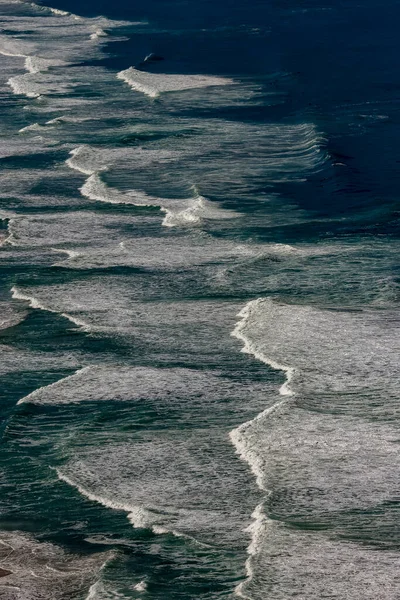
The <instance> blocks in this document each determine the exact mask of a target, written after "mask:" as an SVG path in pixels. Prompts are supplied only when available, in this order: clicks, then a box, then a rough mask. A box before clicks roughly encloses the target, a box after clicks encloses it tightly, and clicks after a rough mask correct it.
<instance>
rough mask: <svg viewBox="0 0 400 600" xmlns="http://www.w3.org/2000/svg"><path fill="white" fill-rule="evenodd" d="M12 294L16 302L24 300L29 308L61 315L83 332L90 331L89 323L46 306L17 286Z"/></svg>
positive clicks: (12, 289)
mask: <svg viewBox="0 0 400 600" xmlns="http://www.w3.org/2000/svg"><path fill="white" fill-rule="evenodd" d="M11 293H12V297H13V298H15V299H16V300H24V301H25V302H28V303H29V306H30V307H31V308H33V309H39V310H44V311H47V312H51V313H54V314H59V315H60V316H61V317H64V318H65V319H68V321H71V323H73V324H74V325H76V326H77V327H80V328H81V329H82V330H89V325H88V324H87V323H85V322H84V321H82V320H81V319H79V318H78V317H75V316H73V315H70V314H69V313H66V312H58V311H57V310H54V309H52V308H50V307H48V306H45V305H44V304H42V303H41V302H40V301H39V300H37V299H36V298H35V297H34V296H30V295H29V294H26V293H25V292H23V291H21V290H20V289H19V288H17V287H16V286H13V287H12V288H11Z"/></svg>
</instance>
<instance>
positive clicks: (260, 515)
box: [229, 298, 295, 600]
mask: <svg viewBox="0 0 400 600" xmlns="http://www.w3.org/2000/svg"><path fill="white" fill-rule="evenodd" d="M263 302H264V299H263V298H258V299H257V300H252V301H250V302H248V304H246V306H244V308H243V309H242V310H241V311H240V312H239V314H238V317H240V320H239V321H238V323H237V325H236V327H235V328H234V330H233V331H232V333H231V335H232V336H233V337H235V338H237V339H238V340H240V341H241V342H242V343H243V344H244V345H243V348H242V350H241V352H244V353H246V354H252V355H253V356H255V358H257V359H258V360H260V361H261V362H263V363H265V364H267V365H269V366H270V367H272V368H273V369H276V370H278V371H283V372H284V373H285V375H286V381H285V382H284V384H283V385H282V386H281V387H280V388H279V394H280V395H281V396H285V398H284V399H283V400H280V401H279V402H276V404H274V405H273V406H271V407H269V408H267V409H266V410H264V411H262V412H261V413H259V414H258V415H257V416H256V417H255V418H254V419H251V420H250V421H246V422H245V423H242V425H239V427H236V428H235V429H233V430H232V431H231V432H230V433H229V437H230V439H231V442H232V444H233V445H234V446H235V448H236V453H237V454H238V455H239V456H240V458H241V459H242V460H243V461H244V462H246V463H247V464H248V465H249V467H250V469H251V471H252V473H253V474H254V476H255V478H256V483H257V485H258V487H259V488H260V489H261V490H262V491H263V492H266V493H267V495H269V493H270V491H269V490H268V488H267V487H266V485H265V483H264V477H265V475H264V470H263V466H264V464H263V460H262V459H261V457H260V456H259V455H258V454H257V451H256V450H255V449H254V448H253V446H252V445H251V444H249V443H248V441H247V439H246V432H247V431H248V430H249V429H250V428H251V427H252V425H253V424H254V423H256V422H257V421H259V420H261V419H263V418H264V417H266V416H267V415H269V414H272V413H273V412H277V411H279V409H280V408H281V407H282V406H285V405H286V404H287V403H288V402H290V397H291V396H293V395H294V392H293V391H292V390H291V388H290V382H291V381H292V379H293V375H294V372H295V370H294V368H293V367H289V366H286V365H281V364H279V363H277V362H276V361H274V360H273V359H271V358H268V357H267V356H265V355H264V354H262V353H261V352H260V351H259V350H258V349H257V347H256V346H255V345H254V344H253V343H252V342H251V341H250V340H249V339H248V338H246V336H245V333H244V330H245V329H246V325H247V323H248V322H249V320H250V319H251V317H252V315H253V314H254V310H255V309H256V308H257V306H259V305H260V304H261V303H263ZM252 518H253V522H252V524H251V525H250V526H249V527H248V528H247V530H246V531H247V532H248V533H250V535H251V542H250V545H249V546H248V548H247V553H248V559H247V561H246V564H245V569H246V576H247V577H246V579H245V580H244V581H242V582H241V583H240V584H239V585H238V586H237V587H236V589H235V594H236V595H237V596H239V597H241V598H244V599H245V600H251V597H250V596H247V595H246V593H245V588H246V585H247V583H248V582H249V581H251V580H252V578H253V576H254V571H253V564H252V563H253V557H255V556H256V555H257V554H258V552H259V549H260V546H261V543H262V540H263V539H264V537H265V533H266V532H267V530H268V528H269V526H270V524H271V520H270V519H269V518H268V517H267V516H266V515H265V514H264V512H263V502H262V503H261V504H259V505H258V506H257V507H256V508H255V510H254V512H253V514H252Z"/></svg>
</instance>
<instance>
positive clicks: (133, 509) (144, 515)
mask: <svg viewBox="0 0 400 600" xmlns="http://www.w3.org/2000/svg"><path fill="white" fill-rule="evenodd" d="M54 470H55V471H56V473H57V476H58V478H59V479H60V481H64V483H67V484H68V485H70V486H71V487H74V488H75V489H77V490H78V492H79V493H80V494H82V496H85V497H86V498H88V500H91V501H92V502H97V503H98V504H101V505H102V506H105V507H106V508H111V509H113V510H120V511H122V512H126V513H127V518H128V521H129V522H130V524H131V525H132V527H134V528H135V529H150V530H151V531H152V532H153V533H155V534H157V535H166V534H167V535H168V534H170V535H173V536H174V537H178V538H186V539H188V540H191V541H192V542H194V543H196V544H198V545H200V546H203V547H207V548H208V547H210V546H209V544H205V543H203V542H200V541H198V540H197V539H196V538H194V537H192V536H190V535H187V534H185V533H182V532H180V531H177V530H175V529H172V528H169V527H165V526H164V522H165V518H166V516H167V512H166V511H164V513H163V514H160V513H159V512H158V511H157V510H154V509H153V510H152V509H149V508H144V507H143V506H135V505H133V504H125V503H122V502H118V501H117V500H110V499H108V498H105V497H104V496H99V495H97V494H93V493H92V492H91V491H89V490H87V489H86V488H85V487H83V486H82V485H81V484H80V483H78V482H77V481H75V480H74V479H72V478H71V477H69V476H68V475H65V474H64V473H63V472H62V471H61V470H60V469H58V468H56V469H54ZM140 591H144V590H140Z"/></svg>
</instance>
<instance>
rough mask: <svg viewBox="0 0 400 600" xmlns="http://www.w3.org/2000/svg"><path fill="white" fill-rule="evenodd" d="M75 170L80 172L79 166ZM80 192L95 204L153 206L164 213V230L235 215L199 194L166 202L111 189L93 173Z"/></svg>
mask: <svg viewBox="0 0 400 600" xmlns="http://www.w3.org/2000/svg"><path fill="white" fill-rule="evenodd" d="M75 168H76V167H75ZM79 170H82V167H80V169H79ZM80 191H81V193H82V195H83V196H85V197H86V198H89V199H90V200H96V201H98V202H108V203H110V204H131V205H132V206H148V207H149V206H154V207H157V208H159V209H160V210H161V211H162V212H165V213H166V216H165V217H164V219H163V222H162V224H163V225H164V226H165V227H176V226H182V225H198V224H200V223H201V222H202V221H203V220H204V219H232V218H235V217H238V216H239V214H238V213H235V212H234V211H228V210H224V209H221V208H219V207H218V206H215V205H214V204H213V203H212V202H210V201H209V200H207V199H206V198H204V197H203V196H200V195H197V196H195V197H193V198H186V199H170V198H157V197H154V196H149V195H148V194H146V193H145V192H141V191H137V190H131V191H129V192H120V191H119V190H111V189H110V188H109V187H108V186H107V184H106V183H104V182H103V181H102V179H101V178H100V176H99V175H98V174H97V173H95V174H92V175H90V177H89V178H88V179H87V180H86V181H85V183H84V185H83V186H82V187H81V188H80Z"/></svg>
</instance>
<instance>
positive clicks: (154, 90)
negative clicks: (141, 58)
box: [117, 67, 233, 98]
mask: <svg viewBox="0 0 400 600" xmlns="http://www.w3.org/2000/svg"><path fill="white" fill-rule="evenodd" d="M117 77H118V78H119V79H122V80H123V81H125V82H126V83H127V84H128V85H130V86H131V88H132V89H134V90H136V91H138V92H142V93H143V94H146V95H147V96H150V97H151V98H156V97H157V96H159V95H160V94H161V93H163V92H178V91H182V90H188V89H193V88H204V87H211V86H218V85H229V84H232V83H233V81H232V79H225V78H223V77H211V76H206V75H166V74H154V73H147V72H146V71H139V70H137V69H135V68H133V67H130V68H129V69H126V70H125V71H121V72H120V73H118V75H117Z"/></svg>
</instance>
